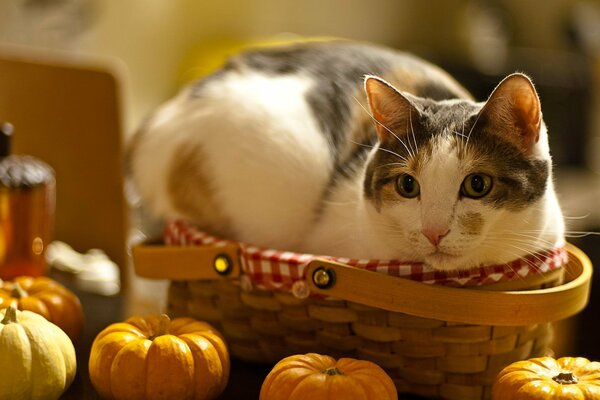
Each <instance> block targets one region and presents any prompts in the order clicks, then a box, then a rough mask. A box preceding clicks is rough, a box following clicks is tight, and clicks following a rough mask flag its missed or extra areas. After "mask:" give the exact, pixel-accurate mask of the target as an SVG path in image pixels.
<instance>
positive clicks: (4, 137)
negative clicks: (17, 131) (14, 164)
mask: <svg viewBox="0 0 600 400" xmlns="http://www.w3.org/2000/svg"><path fill="white" fill-rule="evenodd" d="M12 132H13V126H12V125H11V124H9V123H8V122H0V157H6V156H8V155H10V141H11V136H12Z"/></svg>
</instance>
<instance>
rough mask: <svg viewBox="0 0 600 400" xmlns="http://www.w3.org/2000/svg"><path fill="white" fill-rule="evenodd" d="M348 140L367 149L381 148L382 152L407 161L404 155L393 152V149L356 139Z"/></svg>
mask: <svg viewBox="0 0 600 400" xmlns="http://www.w3.org/2000/svg"><path fill="white" fill-rule="evenodd" d="M350 142H351V143H354V144H355V145H357V146H362V147H366V148H368V149H375V150H381V151H384V152H386V153H390V154H393V155H395V156H396V157H398V158H399V159H401V160H403V161H407V162H408V160H407V159H406V158H405V157H403V156H401V155H400V154H398V153H396V152H393V151H391V150H388V149H384V148H382V147H379V146H377V145H375V146H373V145H369V144H364V143H359V142H356V141H354V140H350Z"/></svg>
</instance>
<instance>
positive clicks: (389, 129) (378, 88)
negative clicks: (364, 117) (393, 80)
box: [365, 76, 418, 142]
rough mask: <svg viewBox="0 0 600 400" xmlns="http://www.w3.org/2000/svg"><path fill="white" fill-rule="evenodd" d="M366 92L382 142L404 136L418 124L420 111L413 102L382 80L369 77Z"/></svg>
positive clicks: (366, 79)
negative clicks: (413, 125)
mask: <svg viewBox="0 0 600 400" xmlns="http://www.w3.org/2000/svg"><path fill="white" fill-rule="evenodd" d="M365 91H366V92H367V100H368V101H369V107H370V108H371V113H372V114H373V118H375V128H376V129H377V135H378V136H379V140H380V141H382V142H385V141H388V140H394V139H395V138H394V136H404V135H406V134H407V133H408V129H411V128H412V124H414V123H416V121H417V116H418V111H417V109H416V108H415V106H414V105H413V104H412V103H411V101H410V100H409V99H408V98H407V97H405V96H404V95H402V94H401V93H400V92H399V91H397V90H396V89H395V88H394V87H393V86H392V85H390V84H389V83H387V82H386V81H384V80H383V79H381V78H378V77H375V76H367V77H366V78H365Z"/></svg>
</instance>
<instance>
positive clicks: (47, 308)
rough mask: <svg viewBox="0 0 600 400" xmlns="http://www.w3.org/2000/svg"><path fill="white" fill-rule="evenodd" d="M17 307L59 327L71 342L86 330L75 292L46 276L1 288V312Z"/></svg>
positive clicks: (11, 282)
mask: <svg viewBox="0 0 600 400" xmlns="http://www.w3.org/2000/svg"><path fill="white" fill-rule="evenodd" d="M9 305H14V306H15V307H16V308H18V309H19V310H27V311H32V312H34V313H36V314H40V315H41V316H43V317H44V318H46V319H47V320H48V321H50V322H52V323H54V324H56V325H58V327H59V328H61V329H62V330H63V331H65V333H66V334H67V335H68V336H69V337H70V338H71V340H77V338H79V336H80V335H81V332H82V331H83V310H82V308H81V303H80V302H79V299H78V298H77V296H75V294H74V293H73V292H71V291H70V290H69V289H67V288H66V287H64V286H63V285H61V284H60V283H58V282H56V281H53V280H52V279H50V278H47V277H38V278H34V277H30V276H20V277H17V278H15V279H14V280H13V281H4V283H3V284H2V285H1V286H0V309H1V308H6V307H8V306H9Z"/></svg>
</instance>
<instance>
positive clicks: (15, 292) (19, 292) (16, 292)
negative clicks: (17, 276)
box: [10, 282, 29, 299]
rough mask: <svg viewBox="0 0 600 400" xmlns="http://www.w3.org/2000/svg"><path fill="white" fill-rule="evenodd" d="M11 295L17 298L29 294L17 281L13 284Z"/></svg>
mask: <svg viewBox="0 0 600 400" xmlns="http://www.w3.org/2000/svg"><path fill="white" fill-rule="evenodd" d="M10 295H11V296H12V297H14V298H15V299H22V298H23V297H27V296H29V294H28V293H27V292H26V291H25V290H24V289H23V288H22V287H21V285H19V284H18V283H17V282H15V283H14V284H13V286H12V290H11V293H10Z"/></svg>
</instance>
